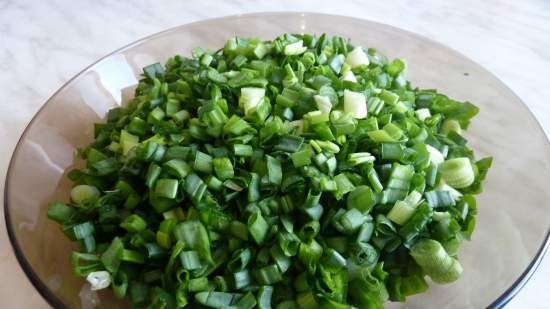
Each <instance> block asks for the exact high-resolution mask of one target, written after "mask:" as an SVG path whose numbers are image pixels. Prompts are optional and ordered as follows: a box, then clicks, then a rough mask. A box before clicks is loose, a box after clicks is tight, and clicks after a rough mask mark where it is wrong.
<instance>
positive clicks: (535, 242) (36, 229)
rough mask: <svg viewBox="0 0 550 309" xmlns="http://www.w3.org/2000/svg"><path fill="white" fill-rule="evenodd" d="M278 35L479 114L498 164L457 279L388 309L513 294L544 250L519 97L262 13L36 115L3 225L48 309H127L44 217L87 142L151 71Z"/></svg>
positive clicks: (418, 47) (159, 37) (148, 44)
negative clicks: (323, 45) (341, 54)
mask: <svg viewBox="0 0 550 309" xmlns="http://www.w3.org/2000/svg"><path fill="white" fill-rule="evenodd" d="M285 32H295V33H296V32H306V33H316V34H321V33H323V32H326V33H329V34H332V35H341V36H344V37H348V38H350V39H352V40H353V42H354V43H355V44H358V45H361V46H363V47H376V48H378V49H379V50H381V51H382V52H384V53H385V54H386V55H388V56H389V57H402V58H405V59H407V61H408V79H410V80H411V81H412V82H413V85H414V86H419V87H427V88H437V89H440V90H441V91H443V92H444V93H446V94H449V95H450V96H452V97H455V98H457V99H460V100H469V101H471V102H474V103H475V104H477V105H479V106H480V107H481V113H480V114H479V116H478V117H477V118H475V120H474V122H473V123H472V125H471V128H470V130H469V131H468V133H467V138H468V139H469V140H470V142H471V146H472V147H473V148H474V149H475V150H476V151H477V155H478V156H479V157H482V156H487V155H492V156H494V157H495V161H494V166H493V168H492V169H491V171H490V173H489V176H488V179H487V184H486V187H485V192H484V193H483V194H482V195H481V196H480V197H479V200H478V208H479V215H478V224H477V230H476V232H475V234H474V236H473V239H472V241H470V242H466V243H465V244H464V246H463V248H462V250H461V252H460V254H459V257H460V261H461V262H462V265H463V266H464V275H463V276H462V277H461V279H460V280H458V281H457V282H455V283H453V284H450V285H445V286H432V288H431V289H430V290H429V291H428V292H427V293H425V294H421V295H418V296H414V297H411V298H409V299H408V301H407V303H405V304H400V303H399V304H388V307H390V308H423V309H426V308H485V307H501V306H503V304H505V303H506V302H507V301H508V300H509V299H510V298H511V297H513V295H514V294H515V293H516V292H517V290H518V289H519V288H521V286H522V285H523V284H524V283H525V281H526V280H527V279H528V278H529V276H530V274H531V273H532V271H533V270H534V269H535V268H536V266H537V265H538V262H539V261H540V258H541V256H542V255H543V253H544V249H545V248H546V247H547V242H548V235H549V227H550V208H549V205H548V204H549V203H548V201H549V200H550V190H548V184H549V183H550V151H549V150H550V147H549V144H548V140H547V138H546V136H545V135H544V133H543V131H542V130H541V128H540V127H539V125H538V123H537V122H536V120H535V119H534V117H533V116H532V115H531V114H530V112H529V111H528V110H527V108H526V107H525V106H524V105H523V104H522V102H521V101H520V99H519V98H518V97H516V96H515V95H514V94H513V93H512V92H511V91H510V90H509V89H508V88H507V87H506V86H504V85H503V84H502V83H501V82H500V81H499V80H498V79H497V78H495V77H494V76H493V75H491V74H490V73H489V72H487V71H486V70H484V69H483V68H481V67H480V66H479V65H477V64H475V63H474V62H472V61H470V60H468V59H467V58H465V57H464V56H462V55H460V54H458V53H456V52H454V51H453V50H451V49H449V48H446V47H444V46H442V45H440V44H438V43H435V42H433V41H430V40H429V39H426V38H423V37H420V36H418V35H415V34H412V33H409V32H406V31H403V30H400V29H396V28H393V27H390V26H387V25H382V24H378V23H374V22H370V21H366V20H360V19H354V18H348V17H341V16H332V15H322V14H310V13H304V14H300V13H267V14H252V15H242V16H233V17H225V18H220V19H213V20H207V21H202V22H198V23H193V24H189V25H184V26H181V27H178V28H174V29H171V30H168V31H165V32H162V33H159V34H156V35H153V36H151V37H148V38H146V39H143V40H141V41H138V42H136V43H134V44H131V45H130V46H128V47H125V48H123V49H121V50H119V51H116V52H114V53H113V54H111V55H109V56H107V57H105V58H103V59H101V60H100V61H98V62H97V63H95V64H93V65H92V66H91V67H89V68H88V69H86V70H84V71H83V72H82V73H80V74H79V75H78V76H76V77H75V78H73V79H72V80H71V81H69V82H68V83H67V84H66V85H65V86H63V87H62V88H61V89H60V90H59V91H58V92H57V93H56V94H54V95H53V96H52V97H51V98H50V99H49V100H48V102H46V104H45V105H44V106H43V108H42V109H41V110H40V112H39V113H38V114H37V115H36V116H35V117H34V119H33V120H32V122H31V123H30V124H29V126H28V127H27V129H26V131H25V132H24V134H23V136H22V137H21V140H20V141H19V144H18V146H17V148H16V150H15V152H14V154H13V158H12V161H11V164H10V167H9V171H8V175H7V181H6V192H5V207H6V220H7V225H8V230H9V234H10V238H11V241H12V244H13V247H14V249H15V252H16V254H17V257H18V260H19V262H20V263H21V265H22V267H23V268H24V270H25V272H26V274H27V275H28V277H29V279H30V280H31V281H32V282H33V284H34V285H35V287H36V288H37V290H38V291H39V292H40V293H41V294H42V295H43V296H44V297H45V298H46V299H47V300H48V301H49V303H50V304H51V305H52V306H54V307H57V308H111V309H116V308H126V307H127V305H126V304H125V303H124V302H122V301H117V300H114V298H113V297H112V295H111V292H110V291H102V292H100V293H93V292H90V291H89V286H88V285H86V284H85V281H84V280H83V279H81V278H75V277H73V275H72V273H71V265H70V262H69V255H70V252H71V250H72V249H73V248H74V244H72V243H71V242H70V241H69V240H68V239H67V238H66V237H65V236H64V235H63V234H62V233H61V231H60V229H59V228H58V226H57V225H56V224H55V223H54V222H52V221H49V220H48V219H47V218H46V214H45V213H46V208H47V204H48V202H49V201H52V200H67V199H68V192H69V189H70V182H69V181H68V179H67V178H66V173H67V172H68V170H69V169H70V168H71V167H72V166H74V165H79V164H81V162H78V160H76V159H75V157H74V152H75V149H77V148H78V147H83V146H85V145H86V144H88V143H89V142H91V141H92V140H93V123H94V122H98V121H102V119H104V117H105V115H106V112H107V111H108V110H109V109H110V108H113V107H115V106H118V105H120V104H124V102H126V101H127V100H128V98H129V97H130V96H131V95H132V94H133V90H134V87H135V86H136V84H137V80H138V78H139V74H140V72H141V68H142V67H143V66H145V65H147V64H151V63H153V62H157V61H160V62H164V61H165V60H166V59H167V58H168V57H170V56H172V55H175V54H184V55H189V54H190V52H191V49H192V48H193V47H197V46H201V47H207V48H211V49H217V48H219V47H221V46H223V44H224V42H225V41H226V40H227V39H228V38H230V37H233V36H235V35H239V36H245V37H261V38H264V39H271V38H274V37H275V36H277V35H279V34H281V33H285ZM465 73H468V74H467V75H466V74H465ZM6 279H7V278H4V280H6Z"/></svg>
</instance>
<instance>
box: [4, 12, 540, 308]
mask: <svg viewBox="0 0 550 309" xmlns="http://www.w3.org/2000/svg"><path fill="white" fill-rule="evenodd" d="M285 15H286V16H288V15H295V16H296V17H305V16H318V17H337V18H346V19H351V20H355V21H358V22H365V21H366V22H369V23H372V24H378V25H380V26H383V27H385V28H389V29H391V30H394V31H400V32H402V33H404V34H406V35H408V36H410V37H413V38H415V39H417V40H420V41H425V42H428V43H430V44H433V45H436V46H437V47H439V48H441V49H443V50H446V51H447V52H448V53H451V54H454V55H455V56H457V57H459V58H462V59H464V60H466V61H469V62H471V63H472V64H473V65H475V66H476V67H478V68H479V69H480V70H481V71H482V72H484V73H486V74H487V75H490V76H491V77H492V78H494V79H495V80H496V81H498V82H499V86H500V87H502V88H503V89H504V90H506V91H508V92H509V94H510V95H511V96H513V97H514V98H515V99H516V101H518V102H520V103H521V104H519V105H520V106H521V108H522V109H524V110H525V111H526V112H527V114H529V116H530V117H531V118H532V119H533V120H534V122H535V123H536V126H537V127H538V129H539V130H540V131H541V132H542V133H543V136H545V137H546V146H547V148H548V147H549V146H550V141H549V137H548V135H547V134H546V132H545V131H544V129H543V127H542V125H541V124H540V122H539V121H538V120H537V118H536V117H535V116H534V114H533V113H532V112H531V110H530V109H529V108H528V107H527V105H526V104H525V102H523V100H521V99H520V98H519V96H518V95H517V94H516V93H515V92H514V91H513V90H512V89H511V88H510V87H508V85H506V84H505V83H504V82H503V81H502V80H500V79H499V78H498V77H497V76H496V75H494V74H493V73H491V72H490V71H489V70H488V69H486V68H485V67H484V66H482V65H480V64H479V63H478V62H476V61H474V60H472V59H471V58H469V57H467V56H465V55H464V54H462V53H461V52H459V51H457V50H455V49H453V48H451V47H448V46H447V45H445V44H443V43H440V42H438V41H436V40H433V39H431V38H428V37H426V36H424V35H421V34H418V33H415V32H413V31H409V30H405V29H402V28H399V27H396V26H392V25H388V24H386V23H381V22H378V21H373V20H368V19H364V18H359V17H353V16H345V15H339V14H327V13H319V12H310V11H269V12H253V13H245V14H232V15H224V16H219V17H214V18H208V19H202V20H198V21H194V22H190V23H185V24H181V25H178V26H175V27H172V28H169V29H166V30H163V31H160V32H156V33H153V34H150V35H147V36H145V37H142V38H140V39H138V40H136V41H133V42H131V43H129V44H127V45H124V46H122V47H120V48H118V49H116V50H114V51H112V52H110V53H108V54H106V55H104V56H102V57H100V58H99V59H98V60H96V61H94V62H92V63H91V64H90V65H88V66H87V67H86V68H84V69H83V70H81V71H80V72H78V73H76V74H75V75H74V76H73V77H71V78H70V79H69V80H68V81H67V82H65V83H64V84H63V85H62V86H61V87H60V88H59V89H57V90H56V91H55V92H54V93H53V94H52V95H51V96H50V97H49V98H48V99H47V100H46V101H45V103H44V104H43V105H42V106H41V107H40V108H39V109H38V111H37V112H36V113H35V114H34V115H33V117H32V118H31V120H30V121H29V122H28V123H27V125H26V126H25V129H24V130H23V133H21V136H20V137H19V139H18V140H17V144H16V146H15V148H14V150H13V152H12V155H11V157H10V161H9V164H8V169H7V171H6V178H5V185H4V220H5V223H6V229H7V232H8V238H9V240H10V244H11V246H12V248H13V251H14V253H15V256H16V258H17V261H18V262H19V264H20V265H21V268H22V269H23V272H24V273H25V275H26V276H27V278H28V279H29V280H30V281H31V283H32V285H33V286H34V288H35V289H36V290H37V291H38V293H39V294H40V295H41V296H42V297H43V298H44V299H45V300H46V302H47V303H48V304H49V305H50V306H52V307H53V308H58V309H61V308H62V309H69V308H68V307H67V306H66V305H65V304H64V303H63V302H62V301H61V300H60V299H59V298H58V297H57V296H56V295H55V293H54V292H52V291H51V290H50V289H49V288H48V287H47V286H46V285H45V284H44V283H43V282H42V281H41V280H40V278H39V277H38V275H37V274H36V273H35V272H34V270H33V268H32V266H31V265H30V263H29V261H28V260H27V258H26V257H25V255H24V254H23V251H22V249H21V247H20V246H19V243H18V242H17V237H16V236H15V227H14V226H13V224H12V222H11V219H10V211H9V207H8V192H9V180H10V178H11V177H10V175H11V174H12V173H13V170H14V169H13V165H14V159H15V157H16V154H17V153H18V151H19V148H20V146H21V142H22V141H23V139H24V137H25V136H26V135H27V133H28V131H29V129H30V128H31V126H32V125H33V123H34V122H35V120H36V119H37V117H38V115H40V114H41V113H42V111H43V110H44V108H45V107H46V105H48V104H49V103H51V101H52V100H53V99H54V98H55V97H57V95H59V93H61V92H62V91H63V90H64V89H65V88H67V87H69V86H70V85H71V84H72V83H73V82H74V81H76V80H78V79H80V78H81V77H82V76H83V75H84V74H85V73H86V72H88V71H90V70H92V69H93V68H95V67H96V66H97V65H99V64H100V63H102V62H103V61H104V60H106V59H107V58H110V57H111V56H113V55H116V54H119V53H121V52H124V51H126V50H128V49H130V48H132V47H134V46H136V45H139V44H141V43H144V42H146V41H148V40H150V39H153V38H156V37H159V36H162V35H165V34H167V33H171V32H177V31H178V30H180V29H181V28H184V27H188V26H191V25H198V24H207V23H210V22H213V21H222V20H233V19H239V18H242V17H256V18H260V17H266V16H274V17H277V16H285ZM549 247H550V226H549V227H548V228H547V230H546V235H545V236H544V240H543V242H542V244H541V245H540V246H539V248H538V249H537V252H536V254H535V256H534V258H533V259H532V260H531V262H530V263H529V264H528V265H527V267H526V269H525V270H524V271H523V272H522V273H521V275H520V276H519V277H518V278H517V279H516V280H515V281H514V283H512V285H511V286H510V287H509V288H508V289H506V290H505V291H504V292H503V293H502V294H501V295H500V296H499V297H498V298H496V299H495V300H494V301H493V302H492V303H491V304H490V305H488V306H487V307H486V308H487V309H499V308H503V307H504V306H505V305H506V304H507V303H508V302H510V300H511V299H512V298H514V297H515V296H516V295H517V293H518V292H519V291H520V290H521V289H522V288H523V287H524V286H525V284H526V283H527V282H528V281H529V279H530V278H531V277H532V275H533V274H534V273H535V271H536V270H537V269H538V267H539V266H540V263H541V261H542V259H543V258H544V256H545V253H546V251H547V250H548V248H549Z"/></svg>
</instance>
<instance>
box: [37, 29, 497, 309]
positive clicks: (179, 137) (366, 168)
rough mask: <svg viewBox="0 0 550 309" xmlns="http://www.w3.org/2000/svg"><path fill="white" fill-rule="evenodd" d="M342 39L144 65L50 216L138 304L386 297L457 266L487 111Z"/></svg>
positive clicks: (228, 47) (82, 269) (339, 301)
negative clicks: (428, 86) (471, 128)
mask: <svg viewBox="0 0 550 309" xmlns="http://www.w3.org/2000/svg"><path fill="white" fill-rule="evenodd" d="M405 67H406V62H405V61H404V60H402V59H395V60H393V61H388V59H387V58H386V57H385V56H383V55H382V54H380V53H379V52H377V51H376V50H375V49H372V48H369V49H364V48H361V47H359V46H353V45H351V43H350V42H349V41H348V40H345V39H343V38H341V37H329V36H327V35H324V34H323V35H321V36H313V35H308V34H304V35H290V34H284V35H281V36H279V37H278V38H276V39H274V40H272V41H261V40H259V39H243V38H233V39H230V40H229V41H227V43H226V44H225V46H224V47H223V48H222V49H220V50H218V51H215V52H209V51H206V50H202V49H195V50H194V51H193V55H192V57H191V58H186V57H182V56H175V57H173V58H170V59H169V60H168V61H167V62H166V65H165V66H162V65H160V64H158V63H157V64H153V65H150V66H147V67H145V68H144V69H143V78H142V79H141V81H140V82H139V85H138V86H137V89H136V95H135V98H133V99H132V100H131V101H130V102H128V103H127V105H125V106H124V107H118V108H115V109H112V110H110V111H109V113H108V115H107V121H106V123H98V124H96V125H95V141H94V142H93V143H92V144H90V145H89V146H88V147H86V148H85V149H81V150H80V151H79V155H80V156H81V157H82V158H83V159H85V160H86V167H85V168H82V169H75V170H72V171H71V172H70V173H69V175H68V176H69V177H70V179H71V180H72V181H74V183H75V186H74V188H73V189H72V191H71V194H70V195H71V202H70V203H58V202H55V203H52V204H51V205H50V207H49V209H48V216H49V218H51V219H52V220H55V221H56V222H58V223H59V224H60V226H61V229H62V231H63V232H64V233H65V234H66V235H67V236H68V237H70V238H71V239H72V240H74V241H77V242H78V243H79V244H80V245H81V249H80V251H79V252H73V253H72V256H71V260H72V264H73V270H74V274H75V275H77V276H82V277H86V279H87V280H88V281H89V282H90V284H91V288H92V289H94V290H95V289H102V288H107V287H110V288H111V289H112V291H113V292H114V295H116V297H118V298H126V299H127V300H128V301H129V302H130V303H131V304H132V306H133V307H135V308H150V309H174V308H235V309H250V308H260V309H268V308H279V309H294V308H300V309H315V308H323V309H345V308H350V309H351V308H368V309H375V308H383V306H384V303H385V302H386V301H388V300H391V301H404V300H405V298H406V297H407V296H410V295H414V294H417V293H422V292H424V291H426V289H427V288H428V283H427V278H428V277H429V278H430V279H431V281H433V282H436V283H448V282H452V281H455V280H457V279H458V278H459V277H460V275H461V273H462V267H461V265H460V263H459V261H458V260H457V252H458V248H459V246H460V243H461V242H462V241H463V240H464V239H470V236H471V234H472V231H473V229H474V226H475V222H476V221H475V216H476V202H475V199H474V197H473V195H474V194H477V193H479V192H481V190H482V187H481V185H482V182H483V180H484V178H485V176H486V173H487V170H488V169H489V167H490V165H491V158H485V159H482V160H479V161H476V160H475V159H474V155H473V151H472V150H471V149H470V148H468V146H467V145H466V139H465V138H464V136H463V135H462V130H464V129H466V128H467V127H468V124H469V121H470V119H471V118H472V117H473V116H475V115H476V114H477V112H478V108H477V107H475V106H474V105H472V104H471V103H469V102H458V101H455V100H453V99H450V98H448V97H447V96H445V95H443V94H440V93H438V92H437V91H435V90H422V89H414V88H412V87H411V84H410V83H409V82H408V81H407V80H406V79H405V77H404V71H405Z"/></svg>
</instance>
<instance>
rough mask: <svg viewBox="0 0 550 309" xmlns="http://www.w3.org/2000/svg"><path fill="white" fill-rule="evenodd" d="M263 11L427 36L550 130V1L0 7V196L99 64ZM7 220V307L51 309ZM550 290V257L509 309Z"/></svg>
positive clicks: (25, 3)
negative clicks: (40, 114) (15, 160)
mask: <svg viewBox="0 0 550 309" xmlns="http://www.w3.org/2000/svg"><path fill="white" fill-rule="evenodd" d="M260 11H304V12H307V11H316V12H323V13H332V14H340V15H349V16H354V17H360V18H365V19H370V20H374V21H378V22H382V23H387V24H390V25H393V26H396V27H400V28H403V29H406V30H410V31H413V32H417V33H419V34H422V35H425V36H428V37H430V38H432V39H434V40H437V41H439V42H441V43H443V44H446V45H448V46H450V47H452V48H454V49H456V50H458V51H460V52H462V53H463V54H465V55H466V56H468V57H470V58H471V59H473V60H474V61H477V62H478V63H480V64H481V65H483V66H484V67H486V68H487V69H488V70H489V71H491V72H492V73H494V74H495V75H496V76H498V77H499V78H500V79H501V80H502V81H504V83H506V84H507V85H508V86H509V87H510V88H512V90H513V91H515V92H516V93H517V94H518V95H519V96H520V97H521V98H522V99H523V100H524V102H525V103H526V104H527V105H528V106H529V108H530V109H531V111H532V112H533V113H534V114H535V116H536V117H537V119H538V120H539V121H540V123H541V124H542V125H543V127H544V128H545V130H546V132H547V134H548V132H550V104H548V102H547V101H548V99H549V98H550V78H549V76H550V74H549V72H550V2H549V1H544V0H538V1H514V0H492V1H478V0H465V1H437V0H409V1H323V0H321V1H320V0H316V1H298V0H283V1H250V2H247V1H239V0H225V1H205V0H202V1H194V0H193V1H154V0H150V1H145V0H139V1H107V0H102V1H100V0H94V1H68V0H65V1H64V0H48V1H33V0H21V1H15V0H0V142H1V143H0V179H1V180H0V189H3V179H4V177H5V171H6V167H7V164H8V160H9V158H10V155H11V152H12V150H13V148H14V146H15V143H16V141H17V139H18V137H19V136H20V134H21V133H22V131H23V129H24V127H25V125H26V124H27V123H28V122H29V120H30V119H31V117H32V116H33V115H34V114H35V112H36V111H37V110H38V109H39V108H40V106H41V105H42V104H43V103H44V101H45V100H46V99H47V98H48V97H49V96H50V95H51V94H52V93H53V92H54V91H55V90H56V89H57V88H59V87H60V86H61V85H63V84H64V83H65V82H66V81H67V80H68V79H69V78H71V77H72V76H73V75H75V74H76V73H78V72H79V71H80V70H81V69H83V68H84V67H86V66H87V65H89V64H90V63H91V62H93V61H94V60H96V59H97V58H99V57H101V56H103V55H105V54H107V53H108V52H110V51H112V50H115V49H117V48H119V47H121V46H123V45H125V44H127V43H130V42H132V41H134V40H136V39H139V38H141V37H144V36H146V35H149V34H152V33H155V32H158V31H161V30H164V29H167V28H170V27H174V26H177V25H181V24H185V23H189V22H192V21H197V20H201V19H206V18H211V17H218V16H223V15H230V14H240V13H249V12H260ZM0 213H1V215H0V216H1V217H3V212H2V211H0ZM0 219H1V220H0V222H1V223H0V225H2V227H1V228H0V274H2V279H1V280H0V307H1V308H48V306H47V304H46V303H45V302H44V300H43V299H42V298H41V297H40V295H39V294H38V293H37V292H36V291H34V289H33V288H32V286H31V285H30V283H29V282H28V280H27V278H26V277H25V276H24V274H23V272H22V271H21V269H20V267H19V265H18V264H17V262H16V260H15V258H14V256H13V253H12V250H11V247H10V245H9V241H8V239H7V235H6V231H5V228H4V227H3V226H4V219H3V218H0ZM549 286H550V257H547V258H546V259H545V260H544V261H543V262H542V265H541V267H540V268H539V270H538V271H537V272H536V273H535V275H534V276H533V278H532V280H531V281H530V282H529V283H527V285H526V286H525V288H524V289H523V290H522V291H521V292H520V293H519V295H518V296H517V297H516V298H515V299H513V300H512V302H511V303H510V304H509V305H508V306H507V308H510V309H516V308H530V309H545V308H549V307H550V305H549V304H550V293H548V287H549Z"/></svg>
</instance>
